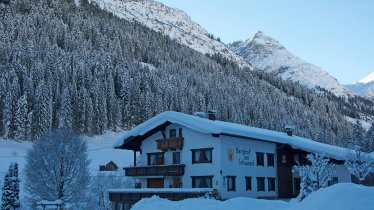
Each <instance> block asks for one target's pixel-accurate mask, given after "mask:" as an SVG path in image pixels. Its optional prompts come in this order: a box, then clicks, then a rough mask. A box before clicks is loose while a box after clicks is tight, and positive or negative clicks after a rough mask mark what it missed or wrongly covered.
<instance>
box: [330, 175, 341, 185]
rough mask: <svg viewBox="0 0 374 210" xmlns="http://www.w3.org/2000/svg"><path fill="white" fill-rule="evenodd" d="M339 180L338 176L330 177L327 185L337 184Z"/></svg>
mask: <svg viewBox="0 0 374 210" xmlns="http://www.w3.org/2000/svg"><path fill="white" fill-rule="evenodd" d="M338 182H339V179H338V177H332V179H331V180H330V181H329V182H328V186H331V185H334V184H337V183H338Z"/></svg>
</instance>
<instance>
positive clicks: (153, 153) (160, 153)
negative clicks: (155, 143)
mask: <svg viewBox="0 0 374 210" xmlns="http://www.w3.org/2000/svg"><path fill="white" fill-rule="evenodd" d="M151 155H162V156H163V164H161V165H160V166H162V165H165V152H151V153H147V165H149V166H152V165H154V164H150V163H151V161H150V160H151V159H150V156H151ZM156 165H159V164H156Z"/></svg>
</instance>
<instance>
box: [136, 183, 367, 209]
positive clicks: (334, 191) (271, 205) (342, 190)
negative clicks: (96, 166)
mask: <svg viewBox="0 0 374 210" xmlns="http://www.w3.org/2000/svg"><path fill="white" fill-rule="evenodd" d="M154 209H162V210H175V209H178V210H374V187H365V186H361V185H355V184H350V183H340V184H336V185H334V186H331V187H328V188H324V189H321V190H319V191H317V192H314V193H313V194H312V195H310V196H309V197H307V198H306V199H304V200H303V201H302V202H300V203H299V202H292V201H291V202H285V201H278V200H259V199H252V198H233V199H229V200H227V201H217V200H213V199H197V198H196V199H186V200H183V201H169V200H165V199H160V198H158V197H152V198H147V199H143V200H141V201H140V202H138V203H137V204H135V205H134V207H133V208H132V210H154Z"/></svg>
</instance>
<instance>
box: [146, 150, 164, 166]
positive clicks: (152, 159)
mask: <svg viewBox="0 0 374 210" xmlns="http://www.w3.org/2000/svg"><path fill="white" fill-rule="evenodd" d="M147 155H148V165H164V153H163V152H157V153H148V154H147Z"/></svg>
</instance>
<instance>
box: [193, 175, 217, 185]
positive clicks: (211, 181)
mask: <svg viewBox="0 0 374 210" xmlns="http://www.w3.org/2000/svg"><path fill="white" fill-rule="evenodd" d="M213 177H214V176H191V179H192V183H191V184H192V188H199V187H196V186H195V180H196V179H208V180H209V185H210V186H211V187H207V188H213Z"/></svg>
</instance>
